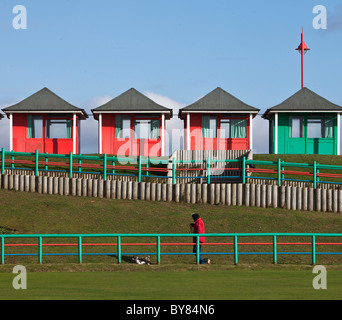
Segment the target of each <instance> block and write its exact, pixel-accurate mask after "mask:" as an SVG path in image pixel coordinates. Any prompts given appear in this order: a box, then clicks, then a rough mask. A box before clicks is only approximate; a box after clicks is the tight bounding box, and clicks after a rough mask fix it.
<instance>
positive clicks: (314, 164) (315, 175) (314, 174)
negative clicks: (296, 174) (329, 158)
mask: <svg viewBox="0 0 342 320" xmlns="http://www.w3.org/2000/svg"><path fill="white" fill-rule="evenodd" d="M313 186H314V188H315V189H316V187H317V163H316V161H314V162H313Z"/></svg>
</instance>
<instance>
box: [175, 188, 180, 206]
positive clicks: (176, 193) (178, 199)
mask: <svg viewBox="0 0 342 320" xmlns="http://www.w3.org/2000/svg"><path fill="white" fill-rule="evenodd" d="M174 188H175V202H180V184H175V185H174Z"/></svg>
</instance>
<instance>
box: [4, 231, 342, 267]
mask: <svg viewBox="0 0 342 320" xmlns="http://www.w3.org/2000/svg"><path fill="white" fill-rule="evenodd" d="M183 237H187V238H188V237H194V238H195V239H196V241H195V242H194V243H192V242H186V243H181V242H179V243H177V242H176V243H166V242H162V239H163V238H183ZM200 237H207V238H214V237H220V238H221V237H224V238H231V239H232V240H233V242H220V243H210V242H209V243H200ZM246 237H256V238H271V241H270V242H261V243H260V242H249V243H246V242H238V240H239V239H241V238H246ZM279 237H286V238H291V237H296V238H298V237H304V238H308V239H309V240H310V241H308V242H279V241H278V239H279ZM318 237H319V238H332V237H337V238H341V237H342V234H341V233H334V234H329V233H208V234H174V233H172V234H34V235H31V234H27V235H26V234H20V235H14V234H10V235H0V239H1V264H4V263H5V257H10V256H37V257H38V263H40V264H41V263H42V262H43V256H63V255H71V256H77V257H78V262H79V263H82V262H83V257H84V256H87V255H99V256H100V255H107V256H116V257H117V260H118V263H121V261H122V256H123V255H155V256H156V257H157V263H158V264H160V262H161V256H162V255H195V256H196V263H197V264H199V263H200V254H203V255H226V256H228V255H233V257H234V264H238V260H239V255H248V254H254V255H272V256H273V263H274V264H276V263H277V261H278V256H279V255H311V257H312V259H311V261H312V264H316V256H317V255H319V254H320V255H342V252H336V251H333V252H326V251H325V252H318V251H317V249H316V247H317V245H320V246H329V245H330V246H341V245H342V243H340V242H317V238H318ZM23 238H26V239H36V240H37V243H20V244H18V243H17V242H15V243H9V242H8V241H9V240H10V239H23ZM52 238H58V239H61V238H68V239H71V238H73V239H76V240H77V242H76V243H59V244H56V243H53V244H51V243H43V242H44V240H45V239H52ZM86 238H88V239H89V238H111V239H116V242H114V243H111V242H107V243H84V242H83V240H84V239H86ZM125 238H152V239H155V240H156V242H153V243H146V242H144V243H129V242H126V243H123V242H122V240H123V239H125ZM181 245H184V246H194V247H195V248H196V251H194V252H195V253H193V252H192V253H191V252H165V251H163V252H162V249H161V248H162V246H181ZM202 245H203V246H205V245H208V246H210V245H211V246H224V247H226V246H232V247H233V250H232V251H230V252H203V251H202V253H201V252H200V246H202ZM243 245H262V246H271V247H272V250H271V251H268V252H243V251H240V250H239V246H243ZM282 245H287V246H298V245H303V246H310V248H311V250H310V251H306V252H298V251H297V252H296V251H291V252H284V251H278V247H279V246H282ZM44 246H53V247H57V246H72V247H77V252H73V253H51V252H43V247H44ZM85 246H92V247H102V246H106V247H108V246H109V247H116V252H113V251H111V252H105V253H103V252H102V253H101V252H95V253H85V252H83V248H84V247H85ZM123 246H152V247H155V251H153V252H147V253H146V252H129V253H127V252H125V253H124V252H122V248H123ZM6 247H12V248H13V247H21V248H22V247H37V248H38V250H37V253H6V252H5V248H6Z"/></svg>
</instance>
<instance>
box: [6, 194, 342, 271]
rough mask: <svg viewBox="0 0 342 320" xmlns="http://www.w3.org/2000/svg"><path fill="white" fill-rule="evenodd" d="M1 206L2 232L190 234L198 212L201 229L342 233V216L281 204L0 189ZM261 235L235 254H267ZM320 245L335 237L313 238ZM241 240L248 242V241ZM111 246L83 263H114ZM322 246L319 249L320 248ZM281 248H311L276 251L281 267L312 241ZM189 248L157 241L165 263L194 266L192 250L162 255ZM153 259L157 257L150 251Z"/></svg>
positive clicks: (246, 258)
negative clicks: (275, 206) (228, 203)
mask: <svg viewBox="0 0 342 320" xmlns="http://www.w3.org/2000/svg"><path fill="white" fill-rule="evenodd" d="M0 201H1V204H2V207H1V211H0V221H1V225H0V227H1V228H0V230H4V231H3V232H4V233H11V232H13V233H19V234H78V233H80V234H90V233H91V234H100V233H145V234H146V233H188V232H189V227H188V226H189V223H191V222H192V219H191V214H192V213H194V212H197V213H199V214H200V215H201V217H202V218H203V220H204V221H205V225H206V233H268V232H269V233H274V232H282V233H309V232H315V233H340V232H341V230H342V215H340V214H337V213H324V214H323V213H319V212H302V211H287V210H283V209H263V208H251V207H230V206H229V207H228V206H221V205H217V206H212V205H198V204H196V205H195V204H183V203H162V202H148V201H138V200H136V201H134V200H133V201H129V200H109V199H96V198H79V197H62V196H59V195H39V194H33V193H21V192H15V191H4V190H2V191H1V192H0ZM7 241H9V240H7ZM271 241H272V239H270V237H268V238H266V237H263V238H240V239H239V243H240V242H241V243H242V244H241V245H239V253H243V252H251V253H256V252H265V251H267V252H270V251H272V246H271V245H266V246H265V245H253V243H255V242H268V243H270V242H271ZM289 241H293V242H308V241H310V239H308V238H292V239H287V238H285V237H282V238H279V239H278V242H289ZM316 241H317V242H322V241H335V242H341V241H340V239H328V240H327V239H316ZM104 242H108V243H114V244H115V242H116V239H100V238H95V239H85V240H84V243H104ZM123 242H124V243H127V244H130V243H136V242H142V243H146V245H144V246H140V247H137V246H125V247H123V253H127V254H128V253H131V252H132V253H135V252H144V253H146V252H147V253H152V254H153V253H155V252H156V247H155V245H148V244H149V243H155V242H156V239H148V238H140V239H139V240H137V239H136V238H132V237H131V238H130V237H128V238H125V239H124V240H123ZM162 242H191V238H180V239H177V241H176V240H175V239H167V238H165V239H164V238H163V239H162ZM207 242H227V243H232V238H229V239H226V238H213V239H209V238H208V239H207ZM11 243H30V244H37V239H19V240H14V239H13V240H11ZM56 243H71V244H77V239H58V240H56V239H49V240H44V244H56ZM243 243H252V244H251V245H245V244H243ZM116 250H117V249H116V247H114V245H113V246H107V247H84V248H83V252H84V253H108V254H105V255H102V256H91V255H89V256H85V257H84V259H83V262H84V263H104V264H111V263H116V262H117V260H116V257H113V256H112V255H115V254H116ZM324 250H327V249H326V248H325V247H323V246H317V251H324ZM331 250H334V251H339V246H335V247H329V251H331ZM232 251H233V247H232V245H226V246H205V247H204V248H203V252H204V254H205V252H213V253H214V252H231V253H232ZM278 251H279V253H281V252H282V251H284V252H285V251H295V252H297V251H299V252H308V254H307V255H281V254H279V257H278V263H279V264H310V263H311V256H310V254H309V253H310V252H311V246H310V245H301V246H295V247H294V246H293V245H291V246H290V245H282V246H279V249H278ZM175 252H182V253H191V252H192V247H191V245H190V246H189V245H188V246H178V245H177V246H162V260H161V263H162V264H169V263H170V264H177V263H178V264H193V263H194V257H193V255H192V254H191V255H189V254H188V255H163V254H164V253H175ZM6 253H37V247H25V248H21V247H6ZM44 253H77V247H76V246H73V247H72V246H71V247H66V246H64V247H53V246H52V247H48V246H47V247H44ZM211 258H212V259H213V264H216V265H232V264H233V255H232V254H227V255H212V257H211ZM130 259H131V255H130V254H128V255H127V256H123V263H127V264H128V263H130V262H131V261H130ZM152 259H153V262H155V261H156V260H155V259H156V258H155V256H152ZM18 262H22V263H26V264H34V263H36V262H37V257H8V256H6V264H15V263H18ZM75 262H77V256H76V257H73V256H70V257H69V256H62V257H61V256H44V257H43V263H44V264H49V263H51V264H59V263H75ZM239 263H241V264H258V263H261V264H272V255H260V254H258V255H256V254H249V255H247V254H246V255H244V254H241V255H239ZM317 263H324V264H333V265H336V264H342V260H341V258H340V256H339V255H330V256H328V255H318V256H317Z"/></svg>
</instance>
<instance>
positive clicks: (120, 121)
mask: <svg viewBox="0 0 342 320" xmlns="http://www.w3.org/2000/svg"><path fill="white" fill-rule="evenodd" d="M130 131H131V117H130V116H119V115H117V116H115V138H123V139H129V138H130V136H131V135H130Z"/></svg>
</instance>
